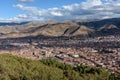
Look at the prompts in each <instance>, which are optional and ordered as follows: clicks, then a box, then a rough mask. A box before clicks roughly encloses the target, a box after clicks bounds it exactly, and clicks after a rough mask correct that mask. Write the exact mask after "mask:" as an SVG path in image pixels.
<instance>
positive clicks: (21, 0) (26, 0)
mask: <svg viewBox="0 0 120 80" xmlns="http://www.w3.org/2000/svg"><path fill="white" fill-rule="evenodd" d="M18 1H20V2H33V1H35V0H18Z"/></svg>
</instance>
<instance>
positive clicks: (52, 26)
mask: <svg viewBox="0 0 120 80" xmlns="http://www.w3.org/2000/svg"><path fill="white" fill-rule="evenodd" d="M0 34H1V35H0V38H2V37H25V36H37V35H44V36H79V35H82V36H83V35H85V36H89V35H93V36H106V35H120V19H119V18H113V19H104V20H86V21H81V20H74V21H72V20H71V21H48V22H27V23H21V24H16V25H11V24H10V25H9V24H8V25H7V26H2V27H0ZM94 34H95V35H94Z"/></svg>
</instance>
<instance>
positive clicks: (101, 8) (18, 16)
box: [0, 0, 120, 22]
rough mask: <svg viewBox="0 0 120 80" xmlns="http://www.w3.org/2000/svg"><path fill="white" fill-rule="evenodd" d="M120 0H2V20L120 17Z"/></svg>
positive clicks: (0, 20) (0, 9)
mask: <svg viewBox="0 0 120 80" xmlns="http://www.w3.org/2000/svg"><path fill="white" fill-rule="evenodd" d="M119 8H120V0H2V1H1V3H0V12H1V13H0V22H4V21H6V22H7V21H35V20H37V21H47V20H71V19H104V18H114V17H116V18H117V17H120V10H119Z"/></svg>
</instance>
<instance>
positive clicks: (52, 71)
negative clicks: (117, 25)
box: [0, 54, 119, 80]
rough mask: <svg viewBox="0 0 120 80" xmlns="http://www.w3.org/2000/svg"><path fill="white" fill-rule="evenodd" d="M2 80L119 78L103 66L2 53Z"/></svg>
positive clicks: (0, 74) (93, 79)
mask: <svg viewBox="0 0 120 80" xmlns="http://www.w3.org/2000/svg"><path fill="white" fill-rule="evenodd" d="M0 80H119V76H117V75H116V76H115V74H112V73H110V72H108V71H106V70H104V69H102V68H92V67H87V66H82V65H81V66H78V67H73V66H71V65H66V64H63V63H59V62H57V61H55V60H51V59H47V60H41V61H37V60H29V59H24V58H20V57H17V56H12V55H10V54H1V55H0Z"/></svg>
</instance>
